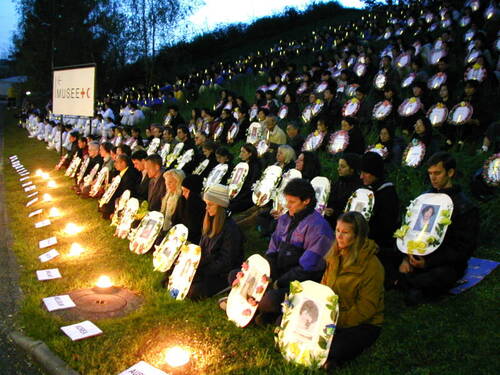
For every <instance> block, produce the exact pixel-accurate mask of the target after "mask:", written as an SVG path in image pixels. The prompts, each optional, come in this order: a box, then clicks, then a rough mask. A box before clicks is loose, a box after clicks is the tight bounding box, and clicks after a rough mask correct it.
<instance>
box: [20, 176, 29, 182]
mask: <svg viewBox="0 0 500 375" xmlns="http://www.w3.org/2000/svg"><path fill="white" fill-rule="evenodd" d="M28 178H31V177H29V176H26V177H21V178H20V179H19V181H20V182H23V181H24V180H27V179H28Z"/></svg>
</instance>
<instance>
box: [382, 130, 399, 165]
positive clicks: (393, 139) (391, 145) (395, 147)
mask: <svg viewBox="0 0 500 375" xmlns="http://www.w3.org/2000/svg"><path fill="white" fill-rule="evenodd" d="M378 143H380V144H381V145H383V146H384V147H386V148H387V152H388V155H387V157H386V158H385V159H384V162H385V163H386V164H389V165H391V166H393V167H396V166H400V165H401V158H402V157H403V151H404V140H403V138H401V137H397V136H396V135H395V134H394V128H392V127H390V126H386V125H382V126H381V127H380V131H379V136H378Z"/></svg>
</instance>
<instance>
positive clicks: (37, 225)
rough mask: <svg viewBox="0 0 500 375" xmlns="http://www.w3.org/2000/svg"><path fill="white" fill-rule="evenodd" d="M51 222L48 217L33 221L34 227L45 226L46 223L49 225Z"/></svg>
mask: <svg viewBox="0 0 500 375" xmlns="http://www.w3.org/2000/svg"><path fill="white" fill-rule="evenodd" d="M50 224H51V222H50V220H49V219H45V220H42V221H39V222H38V223H35V228H43V227H46V226H47V225H50Z"/></svg>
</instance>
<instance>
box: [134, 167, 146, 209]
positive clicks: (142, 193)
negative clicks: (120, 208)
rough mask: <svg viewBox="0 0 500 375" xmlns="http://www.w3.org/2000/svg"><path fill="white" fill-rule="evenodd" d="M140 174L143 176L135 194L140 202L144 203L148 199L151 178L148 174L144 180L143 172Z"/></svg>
mask: <svg viewBox="0 0 500 375" xmlns="http://www.w3.org/2000/svg"><path fill="white" fill-rule="evenodd" d="M140 173H141V176H140V178H139V183H138V184H137V188H136V190H135V194H136V196H137V199H139V201H141V202H142V201H145V200H147V199H148V189H149V177H148V174H147V173H146V174H145V176H144V178H142V172H140Z"/></svg>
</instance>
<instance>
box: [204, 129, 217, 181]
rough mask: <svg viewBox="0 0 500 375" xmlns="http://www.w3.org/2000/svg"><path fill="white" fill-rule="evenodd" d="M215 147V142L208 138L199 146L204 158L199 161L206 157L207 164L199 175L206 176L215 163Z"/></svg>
mask: <svg viewBox="0 0 500 375" xmlns="http://www.w3.org/2000/svg"><path fill="white" fill-rule="evenodd" d="M202 134H203V133H202ZM216 149H217V144H216V143H215V142H213V141H210V140H208V141H205V142H204V143H203V145H202V146H201V151H202V153H203V156H204V158H203V160H201V161H200V163H201V162H203V161H205V160H206V159H208V165H207V166H206V168H205V169H204V170H203V172H201V174H200V176H201V177H203V178H206V177H208V175H209V173H210V171H211V170H212V169H213V168H214V167H215V166H216V165H217V159H216V158H215V150H216Z"/></svg>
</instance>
